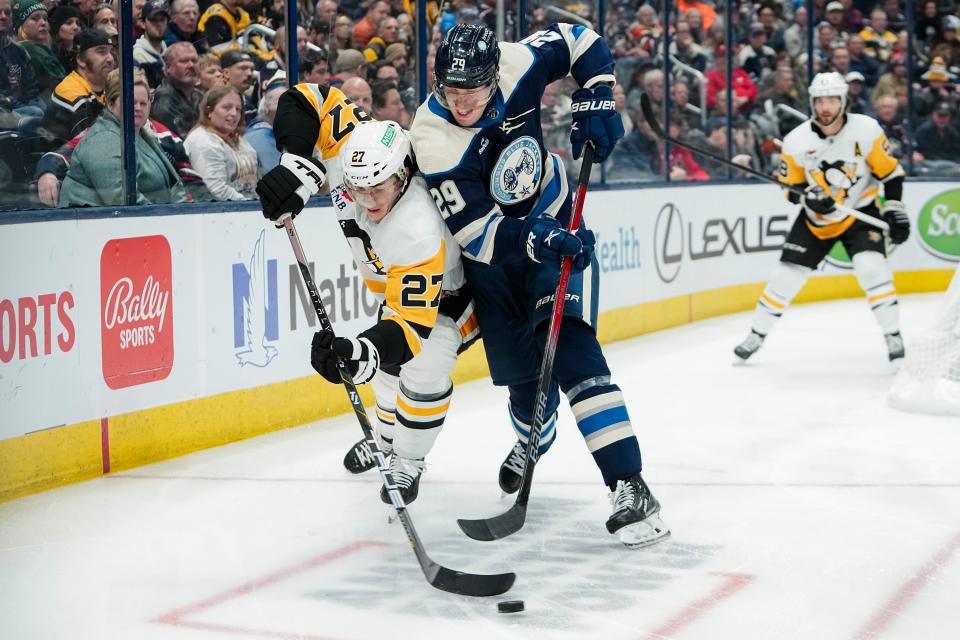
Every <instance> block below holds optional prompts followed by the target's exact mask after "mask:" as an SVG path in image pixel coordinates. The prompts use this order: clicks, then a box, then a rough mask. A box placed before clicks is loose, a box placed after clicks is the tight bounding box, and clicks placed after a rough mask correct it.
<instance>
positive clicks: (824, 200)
mask: <svg viewBox="0 0 960 640" xmlns="http://www.w3.org/2000/svg"><path fill="white" fill-rule="evenodd" d="M803 207H804V208H805V209H806V210H807V211H811V212H813V213H819V214H820V215H824V216H825V215H827V214H829V213H833V212H834V211H836V210H837V203H836V202H834V200H833V198H831V197H830V196H829V195H827V192H826V191H824V190H823V189H822V188H820V187H819V186H817V185H814V186H810V187H807V188H806V189H804V191H803Z"/></svg>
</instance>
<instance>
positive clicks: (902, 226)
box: [880, 200, 910, 244]
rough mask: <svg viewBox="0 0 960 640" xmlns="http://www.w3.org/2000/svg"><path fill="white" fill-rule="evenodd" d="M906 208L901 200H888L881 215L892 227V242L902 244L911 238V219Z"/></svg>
mask: <svg viewBox="0 0 960 640" xmlns="http://www.w3.org/2000/svg"><path fill="white" fill-rule="evenodd" d="M906 209H907V208H906V207H905V206H904V205H903V203H902V202H900V201H899V200H887V201H886V202H885V203H884V205H883V209H881V210H880V215H881V216H883V219H884V220H886V221H887V224H889V225H890V242H892V243H893V244H902V243H904V242H906V241H907V238H909V237H910V217H909V216H908V215H907V211H906Z"/></svg>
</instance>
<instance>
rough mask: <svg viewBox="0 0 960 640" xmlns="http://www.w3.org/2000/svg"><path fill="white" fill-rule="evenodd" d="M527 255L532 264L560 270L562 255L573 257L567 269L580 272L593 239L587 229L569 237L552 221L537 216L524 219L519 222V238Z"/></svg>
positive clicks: (545, 217) (548, 218)
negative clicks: (545, 265)
mask: <svg viewBox="0 0 960 640" xmlns="http://www.w3.org/2000/svg"><path fill="white" fill-rule="evenodd" d="M520 240H521V242H523V243H524V245H523V247H524V249H525V250H526V252H527V256H528V257H529V258H530V259H531V260H533V261H534V262H541V263H545V264H548V265H550V266H552V267H554V268H555V269H560V266H561V265H562V264H563V258H564V256H570V257H571V258H573V262H572V264H571V266H570V268H571V270H572V271H573V272H574V273H580V272H581V271H583V270H584V269H586V268H587V267H588V266H590V260H591V259H592V258H593V249H594V246H595V245H596V244H597V239H596V237H595V236H594V235H593V232H592V231H590V230H589V229H584V228H582V227H581V228H579V229H577V233H576V234H573V233H570V232H569V231H566V230H565V229H563V228H562V227H561V226H560V223H559V222H557V220H556V219H555V218H552V217H550V216H541V217H539V218H527V219H526V220H525V221H524V223H523V232H522V234H521V236H520Z"/></svg>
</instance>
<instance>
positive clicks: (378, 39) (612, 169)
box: [0, 0, 960, 209]
mask: <svg viewBox="0 0 960 640" xmlns="http://www.w3.org/2000/svg"><path fill="white" fill-rule="evenodd" d="M117 1H118V0H113V1H112V2H111V1H107V2H103V1H102V0H0V192H4V193H5V194H6V196H5V197H4V198H3V199H2V200H0V208H4V209H9V208H26V207H30V206H51V207H52V206H79V205H116V204H120V203H121V200H122V194H121V193H120V190H119V188H118V187H117V186H116V183H117V182H118V181H117V180H116V176H118V175H120V174H121V173H122V170H121V167H120V162H121V161H120V151H119V150H120V148H121V147H122V145H121V144H120V140H121V139H122V138H121V137H120V131H121V129H120V122H121V120H122V119H121V117H120V112H119V109H120V104H121V101H120V100H119V99H118V96H119V92H120V89H119V80H118V74H117V72H116V71H115V69H116V67H117V65H118V57H119V55H118V49H117V47H118V42H117V35H118V33H117V29H118V15H119V8H118V7H119V5H118V4H116V2H117ZM131 1H132V11H133V16H134V21H135V28H134V33H133V34H132V36H133V37H132V39H131V41H132V42H133V43H134V44H133V60H134V63H135V65H136V68H137V70H138V71H137V74H136V76H135V82H134V100H133V105H132V109H133V110H134V121H135V127H136V130H137V137H136V145H135V149H136V156H137V160H138V171H139V174H138V180H139V183H140V184H139V188H138V193H137V201H138V202H142V203H159V202H181V201H185V200H208V199H216V200H241V199H249V198H252V197H254V190H253V189H254V185H255V183H256V179H257V176H259V175H262V174H263V172H264V171H267V170H269V169H270V168H272V167H273V166H275V165H276V163H277V162H278V153H277V151H276V148H275V140H274V138H273V131H272V125H273V118H274V115H275V113H276V105H277V100H278V98H279V96H280V94H281V93H282V92H283V89H284V87H285V86H286V85H287V83H288V78H289V77H290V75H291V74H295V75H296V77H297V79H298V80H299V81H301V82H312V83H318V84H329V85H331V86H336V87H339V88H340V89H341V90H342V91H343V92H344V93H345V94H346V95H347V96H348V97H349V98H351V99H352V100H353V101H354V102H355V103H357V104H358V105H359V106H360V107H361V108H362V109H364V110H365V111H367V112H368V113H370V114H371V115H372V116H373V117H375V118H381V119H392V120H396V121H398V122H399V123H400V124H401V125H403V126H406V127H408V126H409V125H410V123H411V120H412V118H413V116H414V112H415V110H416V106H417V99H416V91H415V86H414V85H415V76H414V69H415V54H416V51H417V47H416V46H415V29H414V17H415V11H416V2H414V1H413V0H299V1H298V3H297V5H298V27H297V33H296V43H297V49H298V56H297V57H298V64H297V67H298V68H297V69H295V70H292V69H287V68H286V64H285V47H286V45H287V31H286V25H285V24H284V23H285V8H284V5H285V3H284V2H283V1H282V0H219V1H218V2H213V1H212V0H131ZM876 1H877V0H815V2H814V9H813V15H812V16H808V10H807V6H806V3H805V2H799V3H798V2H796V1H795V0H763V2H745V1H741V2H737V3H735V5H734V8H733V25H732V27H733V33H734V38H733V40H732V41H731V42H729V43H728V42H727V41H726V40H727V38H726V32H727V27H726V24H725V15H726V7H725V5H724V2H723V0H717V1H716V2H712V1H710V0H675V1H674V2H670V3H666V5H667V6H668V7H669V9H670V11H671V15H670V20H669V25H670V32H669V38H668V37H667V35H668V34H666V33H665V31H664V28H663V26H662V25H663V24H664V23H665V21H664V19H663V18H664V15H663V5H664V3H662V2H653V3H647V2H643V1H642V0H610V1H609V2H607V4H606V7H607V11H606V24H605V25H603V26H604V31H605V36H606V39H607V42H608V43H609V45H610V47H611V50H612V51H613V52H614V56H615V58H616V75H617V78H618V83H619V84H618V86H617V87H616V88H615V98H616V103H617V109H618V111H620V113H621V115H622V117H623V122H624V128H625V130H626V131H627V136H626V138H625V139H624V140H623V142H622V144H620V145H619V146H618V148H617V150H616V151H615V153H614V154H613V156H612V158H611V160H610V161H609V162H608V163H607V165H606V166H605V177H606V179H608V180H660V179H663V178H664V177H665V176H669V177H670V179H671V180H708V179H715V178H725V177H727V176H728V175H729V171H728V169H727V168H726V167H725V166H723V165H721V164H720V163H712V162H709V161H708V160H705V159H704V158H703V157H698V154H692V153H690V152H688V151H686V150H684V149H682V148H677V147H675V146H671V148H670V150H669V153H668V151H667V149H666V148H665V147H664V145H663V144H662V142H661V141H659V140H657V139H656V138H655V137H654V136H653V135H652V132H651V130H650V128H649V126H648V125H647V123H646V122H645V121H644V119H643V117H642V116H641V115H640V108H639V103H640V100H639V97H640V95H641V93H642V92H646V93H648V94H650V97H651V98H652V99H653V102H654V105H655V110H656V112H657V115H658V116H659V117H661V118H663V117H664V116H666V115H667V114H666V113H664V109H665V108H669V110H670V111H669V116H670V129H671V133H672V134H673V135H674V136H675V137H678V138H680V139H683V140H685V141H687V142H689V143H690V144H693V145H696V146H700V147H703V148H705V149H707V150H710V151H712V152H714V153H717V154H720V155H727V154H728V150H727V145H728V135H727V123H728V116H727V111H728V104H729V105H731V106H732V109H731V116H730V118H729V120H730V121H732V124H733V131H732V135H731V136H730V138H731V139H732V145H733V148H732V149H730V151H729V155H730V156H732V157H735V158H736V159H737V161H738V162H749V163H751V165H752V166H753V167H754V168H757V169H760V170H763V171H770V170H771V169H772V168H773V167H774V166H775V163H776V162H777V149H778V141H779V139H781V138H782V137H783V136H784V135H785V134H786V133H787V132H789V131H790V129H792V128H793V127H795V126H796V125H797V124H799V123H800V122H802V121H803V120H804V119H805V118H806V114H807V113H808V111H809V106H808V103H807V97H806V87H807V84H808V82H809V78H808V62H809V60H810V59H812V60H813V65H814V69H815V70H816V71H825V70H835V71H838V72H840V73H842V74H843V75H844V77H845V78H846V79H847V81H848V83H849V86H850V96H849V100H848V103H849V109H850V110H851V111H852V112H855V113H865V114H868V115H871V116H874V117H876V118H877V119H878V120H879V121H880V123H881V125H882V126H883V128H884V130H885V131H886V133H887V136H888V138H889V139H890V142H891V145H892V146H893V149H894V151H895V153H896V154H897V155H898V157H900V158H901V159H903V160H906V159H907V154H908V153H910V154H911V157H910V160H911V161H912V163H913V166H914V167H915V169H916V171H917V172H919V173H938V174H940V175H958V174H960V126H958V123H957V122H956V121H955V114H956V113H957V106H958V102H960V93H958V89H957V85H956V84H955V79H956V77H957V73H958V67H960V39H958V33H960V8H958V7H957V5H956V2H955V0H929V1H927V2H923V3H922V4H919V5H917V6H918V9H917V12H916V15H915V16H913V20H912V21H908V20H907V19H906V17H905V16H904V14H903V11H904V4H903V3H902V2H898V1H897V0H880V4H875V2H876ZM505 5H506V8H507V12H508V15H507V16H505V17H506V20H505V22H506V27H507V39H515V38H516V32H517V28H516V25H517V18H516V16H515V10H516V2H515V0H506V2H505ZM529 6H530V9H529V14H528V15H527V16H526V18H525V19H526V24H527V31H528V32H530V33H533V32H534V31H536V30H538V29H539V28H541V27H543V26H546V25H548V24H549V23H551V22H555V21H558V20H560V21H574V22H581V23H584V24H593V25H594V27H596V26H597V25H596V23H595V15H596V14H595V12H596V7H595V6H594V5H590V4H586V3H584V2H580V1H577V0H572V1H570V2H564V1H563V0H547V1H546V2H542V3H536V2H533V1H531V2H530V3H529ZM494 7H495V2H494V1H493V0H443V1H441V2H436V1H434V0H430V1H428V2H427V6H426V11H427V16H428V21H429V24H430V28H429V42H428V46H427V51H428V57H427V65H428V78H429V76H430V74H431V72H432V69H431V64H432V55H433V52H434V51H435V47H436V45H437V43H438V42H439V40H440V38H441V37H442V35H443V33H444V32H445V31H446V30H448V29H449V28H451V27H452V26H453V25H454V24H456V23H457V22H479V23H484V24H487V25H489V26H491V27H493V26H494V25H495V23H496V14H495V10H494ZM810 23H812V24H813V25H814V29H813V32H814V39H813V47H812V48H808V38H807V29H808V24H810ZM911 24H912V28H913V33H912V35H913V38H912V47H913V57H912V58H911V60H912V64H913V68H912V78H913V82H914V83H913V86H912V87H910V89H911V91H909V92H908V87H907V82H908V79H907V76H908V73H907V63H908V60H907V53H908V51H907V50H908V31H907V29H908V26H909V25H911ZM261 27H263V28H261ZM668 41H669V47H668V46H667V42H668ZM667 56H669V59H670V62H671V64H670V66H669V69H670V71H669V76H666V75H665V71H664V69H665V60H666V57H667ZM728 60H731V61H732V68H733V73H732V75H731V77H730V78H729V80H728V78H727V61H728ZM573 88H574V87H572V85H571V84H570V81H569V80H567V81H559V82H557V83H555V84H553V85H551V86H550V87H548V88H547V90H546V91H545V93H544V96H543V100H542V109H543V115H544V118H543V122H544V135H545V140H546V142H547V144H548V146H549V147H550V149H551V150H553V151H555V152H557V153H559V154H561V156H564V157H566V158H568V160H569V155H570V154H569V143H568V138H569V127H570V101H569V97H568V96H569V95H570V92H571V91H572V90H573ZM728 90H729V91H730V95H729V98H728ZM910 93H912V96H913V100H912V103H910V104H909V105H908V94H910ZM667 97H669V100H666V98H667ZM665 105H669V106H668V107H665ZM908 115H910V116H912V119H910V118H908ZM568 165H570V166H568V170H569V171H570V172H571V175H575V172H576V171H577V167H576V166H575V163H574V162H572V161H568ZM598 173H599V172H598ZM108 178H109V180H108ZM103 180H107V181H108V182H110V183H111V186H105V184H101V181H103Z"/></svg>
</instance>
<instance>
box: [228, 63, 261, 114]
mask: <svg viewBox="0 0 960 640" xmlns="http://www.w3.org/2000/svg"><path fill="white" fill-rule="evenodd" d="M220 63H221V64H222V65H223V80H224V82H225V83H226V84H228V85H229V86H231V87H233V88H234V89H236V91H237V93H239V94H240V96H241V97H242V98H243V113H244V124H247V123H252V122H253V121H254V119H255V118H256V117H257V104H258V103H259V99H258V95H259V91H258V90H257V89H258V87H257V86H256V82H254V75H253V72H254V64H253V56H251V55H250V54H249V53H247V52H246V51H240V50H238V49H231V50H230V51H227V52H226V53H224V54H223V55H222V56H220Z"/></svg>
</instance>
